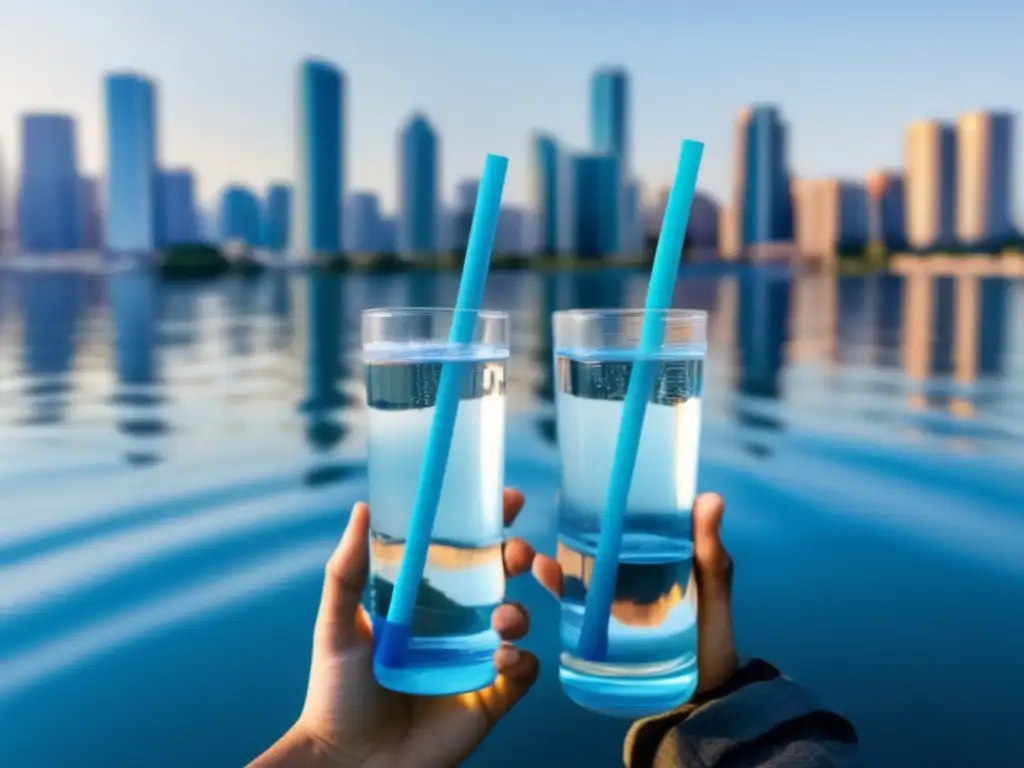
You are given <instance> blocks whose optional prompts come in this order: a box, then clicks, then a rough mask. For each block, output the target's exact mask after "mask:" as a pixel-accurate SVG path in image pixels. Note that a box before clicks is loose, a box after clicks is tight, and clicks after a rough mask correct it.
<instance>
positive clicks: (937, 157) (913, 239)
mask: <svg viewBox="0 0 1024 768" xmlns="http://www.w3.org/2000/svg"><path fill="white" fill-rule="evenodd" d="M903 157H904V160H903V164H904V168H905V170H906V181H905V184H906V187H905V188H906V214H907V224H906V233H907V242H908V244H909V245H910V247H911V248H917V249H926V248H933V247H942V246H946V245H950V244H952V243H953V241H954V240H955V238H956V165H957V161H956V133H955V132H954V130H953V127H952V126H950V125H947V124H945V123H940V122H939V121H937V120H923V121H920V122H917V123H914V124H912V125H911V126H910V127H909V128H908V129H907V134H906V138H905V141H904V145H903Z"/></svg>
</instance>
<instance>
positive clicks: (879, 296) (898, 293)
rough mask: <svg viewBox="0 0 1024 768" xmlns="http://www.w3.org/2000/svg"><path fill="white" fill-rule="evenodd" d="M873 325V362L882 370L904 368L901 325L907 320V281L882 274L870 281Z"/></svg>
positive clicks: (897, 276)
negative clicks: (901, 357) (901, 366)
mask: <svg viewBox="0 0 1024 768" xmlns="http://www.w3.org/2000/svg"><path fill="white" fill-rule="evenodd" d="M867 283H868V293H869V299H868V315H869V319H870V324H871V338H870V348H871V363H872V364H873V365H875V366H877V367H879V368H898V367H899V365H900V335H901V334H900V330H901V329H900V326H901V322H902V317H903V278H902V277H900V276H899V275H892V274H888V273H878V274H875V275H872V276H871V277H869V278H867Z"/></svg>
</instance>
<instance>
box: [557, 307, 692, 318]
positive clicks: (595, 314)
mask: <svg viewBox="0 0 1024 768" xmlns="http://www.w3.org/2000/svg"><path fill="white" fill-rule="evenodd" d="M551 315H552V317H553V318H566V319H568V320H596V319H599V318H606V317H645V316H646V315H655V316H657V317H663V318H665V320H666V321H673V320H674V321H677V322H680V321H682V322H700V321H701V320H707V317H708V313H707V310H704V309H681V308H680V309H677V308H674V307H672V308H669V309H643V308H607V309H559V310H557V311H556V312H552V313H551Z"/></svg>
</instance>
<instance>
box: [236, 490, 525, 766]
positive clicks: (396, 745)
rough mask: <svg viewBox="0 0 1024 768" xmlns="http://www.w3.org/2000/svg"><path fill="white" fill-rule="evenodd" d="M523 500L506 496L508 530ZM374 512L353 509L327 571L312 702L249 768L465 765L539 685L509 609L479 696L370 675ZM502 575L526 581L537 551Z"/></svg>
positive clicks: (521, 618) (519, 612) (516, 556)
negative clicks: (365, 599)
mask: <svg viewBox="0 0 1024 768" xmlns="http://www.w3.org/2000/svg"><path fill="white" fill-rule="evenodd" d="M524 502H525V499H524V497H523V495H522V494H521V493H519V492H518V491H514V490H510V489H506V490H505V492H504V507H505V525H506V527H507V526H510V525H511V524H512V522H513V521H514V520H515V519H516V516H517V515H518V514H519V512H520V510H522V508H523V504H524ZM369 524H370V516H369V509H368V508H367V506H366V505H365V504H363V503H359V504H356V506H355V507H354V508H353V510H352V515H351V517H350V518H349V522H348V526H347V527H346V529H345V533H344V535H343V536H342V538H341V541H340V543H339V544H338V547H337V549H335V551H334V554H333V555H331V558H330V561H329V562H328V563H327V572H326V576H325V578H324V588H323V596H322V598H321V602H320V611H319V614H318V615H317V619H316V626H315V628H314V631H313V660H312V665H311V669H310V675H309V687H308V690H307V693H306V702H305V705H304V707H303V709H302V714H301V715H300V716H299V719H298V721H297V722H296V724H295V725H294V726H293V727H292V728H291V730H290V731H289V732H288V733H287V734H286V735H285V736H284V737H283V738H282V739H281V740H280V741H279V742H278V743H277V744H275V745H274V746H273V747H272V748H271V749H270V750H268V752H266V753H264V754H263V755H262V756H260V758H258V759H257V760H256V761H255V762H254V763H252V764H251V766H250V768H257V767H258V768H285V766H287V767H288V768H298V767H299V766H303V767H305V766H309V767H310V768H313V766H315V767H316V768H320V766H323V768H350V767H351V768H355V767H356V766H358V767H359V768H390V767H391V766H396V767H397V768H420V767H422V768H446V767H447V766H456V765H460V764H461V763H462V761H463V760H465V759H466V758H467V757H468V756H469V754H470V753H471V752H473V750H474V749H476V747H477V746H479V745H480V743H481V742H482V741H483V740H484V738H485V737H486V736H487V734H488V733H489V732H490V731H491V729H492V728H493V727H494V726H495V724H496V723H497V722H498V721H499V720H500V719H501V718H502V717H504V716H505V715H506V714H507V713H508V711H509V710H510V709H512V707H513V706H514V705H515V704H516V703H517V702H518V701H519V700H520V699H521V698H522V697H523V696H524V695H525V694H526V692H527V691H528V690H529V689H530V686H532V685H533V683H534V682H535V681H536V679H537V674H538V669H539V667H538V664H537V659H536V657H535V656H534V655H533V654H531V653H528V652H526V651H521V650H519V649H517V648H515V647H513V646H512V645H510V644H509V641H514V640H519V639H521V638H522V637H523V636H524V635H525V634H526V632H527V631H528V629H529V625H530V621H529V616H528V615H527V613H526V611H525V610H524V609H523V607H522V606H520V605H517V604H515V603H505V604H503V605H501V606H499V607H498V608H497V609H496V610H495V611H494V613H493V614H492V617H491V624H492V626H493V627H494V629H495V631H496V632H498V634H499V635H500V636H501V638H502V640H504V641H505V643H504V644H503V645H502V647H501V648H499V650H498V651H497V653H496V654H495V657H494V665H495V668H496V669H497V672H498V676H497V678H496V679H495V681H494V683H493V684H492V685H491V686H489V687H487V688H484V689H482V690H480V691H475V692H473V693H465V694H460V695H456V696H440V697H417V696H410V695H407V694H401V693H395V692H394V691H389V690H387V689H386V688H383V687H381V686H380V685H378V684H377V681H376V680H375V679H374V676H373V637H372V630H371V625H370V620H369V617H368V616H367V614H366V611H365V610H364V609H363V607H362V595H363V589H364V588H365V587H366V583H367V579H368V578H369V567H370V562H369V538H368V537H369ZM502 550H503V556H504V561H505V573H506V575H507V576H509V577H514V576H519V575H521V574H524V573H527V572H528V571H529V570H530V567H531V565H532V563H533V558H534V551H533V548H532V547H531V546H530V545H529V544H527V543H526V542H525V541H523V540H522V539H509V540H508V541H507V542H505V544H504V546H503V548H502Z"/></svg>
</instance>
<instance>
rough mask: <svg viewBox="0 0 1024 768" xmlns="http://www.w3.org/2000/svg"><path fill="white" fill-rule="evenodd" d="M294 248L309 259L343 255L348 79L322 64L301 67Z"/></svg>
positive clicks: (305, 64) (327, 65) (328, 65)
mask: <svg viewBox="0 0 1024 768" xmlns="http://www.w3.org/2000/svg"><path fill="white" fill-rule="evenodd" d="M298 111H299V114H298V123H299V135H298V153H299V157H298V175H297V181H296V185H295V230H294V235H295V237H294V247H295V249H296V250H297V251H298V252H299V253H301V254H303V255H306V256H311V255H315V254H323V253H335V252H337V251H340V250H341V241H342V238H341V230H342V226H343V223H342V220H341V216H342V211H341V205H342V201H343V200H344V194H345V75H344V73H343V72H342V71H341V70H340V69H338V68H337V67H335V66H333V65H331V64H328V63H326V62H322V61H304V62H303V63H302V64H301V66H300V67H299V110H298Z"/></svg>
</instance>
